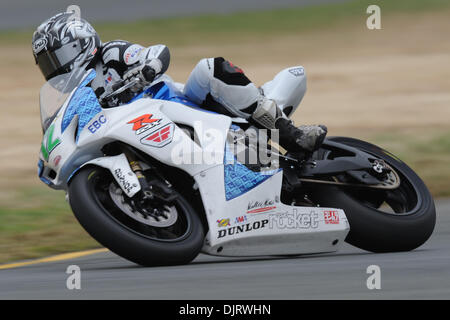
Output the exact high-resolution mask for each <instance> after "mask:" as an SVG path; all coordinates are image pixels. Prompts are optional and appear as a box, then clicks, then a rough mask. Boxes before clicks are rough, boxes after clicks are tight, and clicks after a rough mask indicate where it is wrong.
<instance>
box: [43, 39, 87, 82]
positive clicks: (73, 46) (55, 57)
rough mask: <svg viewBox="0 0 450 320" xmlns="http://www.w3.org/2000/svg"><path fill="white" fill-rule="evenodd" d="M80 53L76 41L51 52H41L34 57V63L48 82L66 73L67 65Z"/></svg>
mask: <svg viewBox="0 0 450 320" xmlns="http://www.w3.org/2000/svg"><path fill="white" fill-rule="evenodd" d="M82 51H83V50H82V48H81V43H80V41H79V40H77V41H73V42H70V43H68V44H65V45H64V46H62V47H60V48H58V49H56V50H54V51H52V52H50V51H43V52H41V53H39V54H38V56H37V57H36V62H37V64H38V65H39V68H40V69H41V71H42V74H43V75H44V77H45V79H46V80H48V79H50V78H52V77H54V76H57V75H59V74H63V73H65V72H67V71H68V70H67V67H68V64H69V63H71V62H73V61H75V59H76V58H77V56H78V55H79V54H80V53H81V52H82Z"/></svg>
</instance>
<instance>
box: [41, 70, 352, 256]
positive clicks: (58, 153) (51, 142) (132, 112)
mask: <svg viewBox="0 0 450 320" xmlns="http://www.w3.org/2000/svg"><path fill="white" fill-rule="evenodd" d="M93 77H95V71H93V70H91V71H89V72H88V73H86V74H85V75H83V77H80V79H79V81H78V83H80V84H79V85H76V86H74V88H69V89H71V90H70V93H69V94H68V90H69V89H68V87H67V86H66V87H65V88H64V90H62V91H61V93H62V94H64V95H65V101H64V102H63V103H62V106H61V108H60V109H59V110H56V111H55V114H54V115H52V116H48V114H50V112H43V113H44V114H45V115H46V116H44V117H43V119H42V120H43V121H42V122H43V128H44V130H45V134H44V138H43V142H42V148H41V153H40V161H39V176H40V178H41V180H43V181H44V182H45V183H47V184H48V185H49V186H51V187H52V188H55V189H67V188H68V183H69V182H70V179H71V177H72V176H73V175H74V174H76V172H77V171H78V170H79V169H80V168H81V167H83V166H85V165H97V166H100V167H104V168H107V169H108V170H110V171H111V174H112V175H113V177H114V178H115V180H116V182H117V183H118V185H119V186H120V188H121V189H122V190H123V191H124V192H125V193H126V194H127V195H128V196H130V197H131V196H133V195H135V194H136V193H137V192H138V191H139V189H140V186H139V182H138V180H137V177H136V175H135V174H134V172H133V171H132V170H131V168H130V166H129V164H127V163H126V162H127V161H126V157H125V155H124V154H120V155H117V156H109V157H105V156H104V154H103V152H102V148H103V146H105V145H106V144H108V143H111V142H114V141H119V142H121V143H123V144H126V145H128V146H131V147H132V148H134V149H137V150H140V151H141V152H143V153H145V154H147V155H148V156H150V157H152V158H154V159H156V160H157V161H159V162H161V163H164V164H165V165H168V166H172V167H176V168H179V169H181V170H183V171H184V172H186V173H187V174H188V175H190V176H191V177H192V178H193V179H194V180H195V182H196V184H197V186H198V189H199V191H200V194H201V200H202V202H203V206H204V209H205V213H206V220H207V224H208V229H209V231H208V233H207V236H206V238H205V242H204V247H203V251H204V252H205V253H209V254H215V255H229V256H233V255H236V256H237V255H239V256H241V255H276V254H302V253H315V252H316V253H318V252H330V251H335V250H337V249H338V248H339V246H340V245H341V244H342V243H343V240H344V239H345V237H346V235H347V233H348V231H349V225H348V222H347V219H346V217H345V214H344V212H343V211H342V210H340V209H329V208H317V207H297V206H291V205H287V204H284V203H281V200H280V199H281V186H282V179H283V172H282V171H281V170H275V171H271V172H265V173H259V172H257V173H255V172H253V171H251V170H249V169H247V168H246V167H245V166H244V165H242V164H240V163H239V162H237V161H236V160H235V159H234V157H233V156H230V154H229V151H228V146H227V141H226V137H227V133H228V131H229V130H230V127H231V124H232V121H231V118H230V117H227V116H225V115H221V114H214V113H211V112H205V111H203V110H198V109H194V108H190V107H189V106H186V105H183V104H181V103H179V102H175V101H168V100H159V99H152V98H148V97H142V98H141V99H137V100H134V101H132V102H131V103H129V104H127V105H122V106H118V107H114V108H107V109H104V108H101V107H100V105H99V103H98V101H97V100H96V99H94V98H93V95H92V94H94V93H93V91H92V89H91V88H90V87H88V83H89V82H90V80H91V79H92V78H93ZM60 80H61V79H60ZM74 82H75V81H74ZM45 94H46V93H45V90H44V88H43V91H41V107H42V100H43V98H45V97H43V95H45ZM94 95H95V94H94ZM44 100H45V99H44ZM44 105H45V103H44ZM181 125H184V126H188V127H189V128H191V129H192V130H193V132H194V137H195V139H194V138H193V137H191V136H190V135H188V134H187V133H186V132H185V131H183V130H182V129H181V127H180V126H181Z"/></svg>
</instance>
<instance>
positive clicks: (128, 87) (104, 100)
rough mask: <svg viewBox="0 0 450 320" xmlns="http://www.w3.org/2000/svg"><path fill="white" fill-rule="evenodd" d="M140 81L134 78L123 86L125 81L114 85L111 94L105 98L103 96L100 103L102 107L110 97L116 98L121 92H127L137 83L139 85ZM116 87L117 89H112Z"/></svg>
mask: <svg viewBox="0 0 450 320" xmlns="http://www.w3.org/2000/svg"><path fill="white" fill-rule="evenodd" d="M140 81H141V80H140V79H139V78H137V77H136V78H134V79H132V80H130V81H128V83H126V84H125V82H126V81H125V80H121V81H120V82H117V83H116V84H114V85H113V90H114V91H113V92H111V93H109V94H107V95H106V96H104V97H103V98H102V99H101V101H100V103H101V104H102V105H103V104H105V103H107V102H108V100H110V99H111V98H112V97H114V96H117V95H118V94H121V93H122V92H124V91H125V90H128V89H130V88H132V87H134V86H135V85H136V84H137V83H139V82H140ZM116 86H118V87H119V88H118V89H114V87H116Z"/></svg>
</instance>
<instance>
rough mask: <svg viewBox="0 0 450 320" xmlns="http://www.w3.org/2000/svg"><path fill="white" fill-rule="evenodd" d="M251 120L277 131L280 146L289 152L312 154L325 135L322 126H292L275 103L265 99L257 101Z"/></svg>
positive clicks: (325, 131)
mask: <svg viewBox="0 0 450 320" xmlns="http://www.w3.org/2000/svg"><path fill="white" fill-rule="evenodd" d="M252 118H253V120H254V121H255V122H257V123H258V124H260V125H262V126H263V127H265V128H267V129H278V130H279V138H280V141H279V142H280V145H281V146H282V147H283V148H285V149H287V150H289V151H291V152H298V151H303V152H305V151H306V152H313V151H315V150H317V149H319V147H320V146H321V145H322V143H323V140H324V139H325V136H326V135H327V127H325V126H324V125H309V126H305V125H303V126H300V127H296V126H294V124H293V122H292V121H291V120H289V119H288V118H286V116H285V115H284V114H283V112H282V111H281V109H280V108H279V107H278V106H277V104H276V103H275V101H273V100H271V99H268V98H266V97H262V98H261V99H260V100H259V101H258V105H257V107H256V109H255V111H254V112H253V114H252Z"/></svg>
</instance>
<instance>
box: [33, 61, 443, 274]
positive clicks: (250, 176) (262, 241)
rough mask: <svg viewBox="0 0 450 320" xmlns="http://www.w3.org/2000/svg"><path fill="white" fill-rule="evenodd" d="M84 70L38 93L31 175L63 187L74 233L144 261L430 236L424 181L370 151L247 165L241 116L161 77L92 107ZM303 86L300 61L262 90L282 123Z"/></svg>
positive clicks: (378, 244) (416, 240) (355, 148)
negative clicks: (210, 106) (79, 230)
mask: <svg viewBox="0 0 450 320" xmlns="http://www.w3.org/2000/svg"><path fill="white" fill-rule="evenodd" d="M95 76H96V74H95V70H92V69H91V70H84V69H77V70H74V71H72V72H71V73H68V74H63V75H60V76H57V77H55V78H53V79H51V80H49V81H48V82H47V83H46V84H45V85H44V86H43V87H42V89H41V92H40V110H41V123H42V128H43V132H44V135H43V140H42V145H41V150H40V154H39V162H38V168H39V170H38V175H39V178H40V179H41V180H42V181H43V182H44V183H46V184H47V185H48V186H49V187H51V188H53V189H59V190H61V189H62V190H65V191H66V195H67V198H68V201H69V203H70V206H71V209H72V211H73V213H74V215H75V217H76V218H77V220H78V221H79V223H80V224H81V225H82V227H83V228H84V229H85V230H86V231H87V232H88V233H89V234H90V235H91V236H92V237H93V238H94V239H96V240H97V241H98V242H99V243H100V244H102V245H103V246H105V247H106V248H108V249H110V250H111V251H112V252H114V253H116V254H117V255H119V256H121V257H123V258H125V259H128V260H130V261H132V262H134V263H136V264H140V265H144V266H157V265H175V264H186V263H189V262H190V261H192V260H193V259H194V258H195V257H196V256H197V255H198V254H199V253H200V252H203V253H205V254H210V255H219V256H261V255H265V256H266V255H275V256H276V255H279V256H286V255H302V254H313V253H325V252H334V251H337V250H338V249H339V248H340V247H341V245H342V244H343V242H344V241H346V242H348V243H350V244H352V245H354V246H356V247H359V248H362V249H364V250H368V251H371V252H393V251H408V250H413V249H415V248H417V247H419V246H421V245H422V244H423V243H424V242H425V241H426V240H427V239H428V238H429V237H430V235H431V234H432V232H433V229H434V225H435V219H436V218H435V207H434V202H433V199H432V197H431V195H430V192H429V191H428V189H427V187H426V186H425V184H424V183H423V182H422V180H421V179H420V178H419V177H418V176H417V175H416V174H415V173H414V171H413V170H412V169H410V168H409V167H408V166H407V165H406V164H405V163H403V162H402V161H401V160H400V159H398V158H397V157H396V156H394V155H393V154H391V153H389V152H388V151H386V150H383V149H382V148H380V147H377V146H375V145H373V144H370V143H368V142H364V141H361V140H357V139H354V138H347V137H329V138H327V139H326V140H325V141H324V143H323V145H322V146H321V147H320V149H319V150H317V151H315V152H313V153H310V154H308V153H304V154H299V153H292V152H290V151H289V150H287V151H285V150H282V149H281V148H275V147H273V146H270V149H269V144H267V145H266V149H265V150H264V152H266V155H269V154H270V155H276V156H277V157H276V158H275V160H273V161H272V160H271V161H269V165H267V164H262V163H260V162H258V161H257V162H256V164H255V163H253V164H251V165H250V164H247V163H246V162H245V161H242V160H241V161H239V154H238V152H237V151H236V148H235V146H236V145H242V146H243V150H244V152H247V151H249V150H251V149H252V147H251V146H250V144H249V142H248V141H249V139H248V135H247V133H246V132H247V131H249V130H250V129H251V128H253V127H252V125H251V124H250V123H248V122H247V121H246V120H244V119H240V118H231V117H229V116H226V115H223V114H217V113H214V112H211V111H208V110H205V109H203V108H202V107H200V106H198V105H196V104H195V103H193V102H192V101H189V99H188V98H187V97H185V96H184V95H183V94H182V90H181V89H182V85H181V84H176V83H175V84H174V83H173V82H171V81H167V80H168V78H165V77H167V76H162V77H160V78H159V79H158V80H156V81H154V82H153V83H152V84H151V85H150V86H148V87H146V88H145V90H143V92H141V93H140V94H138V95H137V96H136V97H134V98H133V99H132V100H131V101H129V102H128V103H125V104H119V105H117V106H114V107H108V104H107V103H106V102H111V101H114V99H116V98H117V96H118V95H120V94H123V93H124V92H127V90H129V89H130V88H131V87H132V86H133V85H135V84H136V82H137V81H139V79H137V78H136V79H133V80H131V81H129V82H127V83H125V82H122V83H119V84H118V85H116V86H115V87H114V91H113V92H112V93H110V94H109V95H107V96H106V97H105V99H103V100H102V101H99V100H98V99H97V97H96V95H95V93H94V92H93V90H92V88H90V86H89V84H90V82H91V81H92V80H93V79H94V78H95ZM305 90H306V76H305V73H304V69H303V68H302V67H300V66H297V67H291V68H287V69H284V70H282V71H281V72H280V73H278V74H277V75H276V76H275V78H274V79H273V80H271V81H269V82H267V83H266V84H264V85H263V86H262V91H263V92H264V94H265V95H266V96H267V97H268V98H271V99H274V100H275V101H277V103H278V105H279V106H280V108H281V109H282V110H283V112H284V113H285V114H286V116H288V117H289V116H291V115H292V114H293V113H294V111H295V110H296V109H297V107H298V105H299V104H300V102H301V100H302V98H303V96H304V94H305ZM264 139H265V140H266V141H268V140H269V138H264ZM264 139H263V140H264ZM242 142H243V143H242ZM273 150H275V151H273ZM186 159H187V160H189V161H185V160H186ZM192 159H194V160H195V159H197V160H198V159H200V160H201V161H192ZM211 159H212V160H211ZM206 160H209V161H206Z"/></svg>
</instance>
